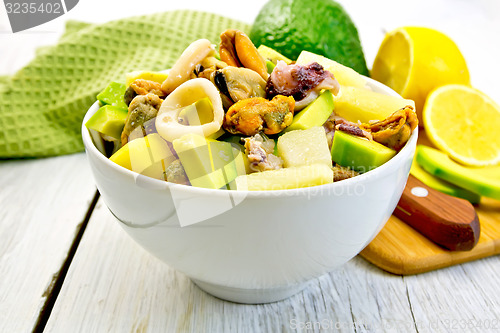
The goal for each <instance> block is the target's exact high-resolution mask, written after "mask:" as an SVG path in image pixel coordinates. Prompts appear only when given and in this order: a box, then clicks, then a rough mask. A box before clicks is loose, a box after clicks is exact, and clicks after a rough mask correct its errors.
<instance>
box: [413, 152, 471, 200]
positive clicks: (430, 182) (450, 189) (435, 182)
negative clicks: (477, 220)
mask: <svg viewBox="0 0 500 333" xmlns="http://www.w3.org/2000/svg"><path fill="white" fill-rule="evenodd" d="M410 172H411V174H412V175H414V176H415V177H417V178H418V180H420V181H421V182H422V183H424V184H425V185H427V186H429V187H430V188H433V189H435V190H437V191H440V192H443V193H445V194H448V195H452V196H454V197H458V198H462V199H465V200H468V201H469V202H470V203H471V204H478V203H479V201H480V200H481V197H480V196H479V195H477V194H476V193H474V192H471V191H469V190H466V189H464V188H461V187H458V186H456V185H453V184H452V183H449V182H447V181H445V180H442V179H440V178H438V177H435V176H433V175H431V174H430V173H428V172H427V171H425V170H424V169H423V168H422V166H420V164H418V163H417V161H415V160H414V161H413V163H412V165H411V171H410Z"/></svg>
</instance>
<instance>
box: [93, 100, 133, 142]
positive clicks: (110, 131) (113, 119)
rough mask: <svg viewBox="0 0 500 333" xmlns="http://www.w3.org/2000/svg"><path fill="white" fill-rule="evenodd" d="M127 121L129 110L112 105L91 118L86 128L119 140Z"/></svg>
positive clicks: (105, 106) (98, 111)
mask: <svg viewBox="0 0 500 333" xmlns="http://www.w3.org/2000/svg"><path fill="white" fill-rule="evenodd" d="M126 119H127V110H125V109H121V108H117V107H116V106H112V105H104V106H103V107H101V108H100V109H99V110H97V112H96V113H94V115H93V116H92V117H90V119H89V120H88V121H87V122H86V123H85V126H86V127H87V128H91V129H93V130H96V131H97V132H99V133H102V134H105V135H108V136H111V137H113V138H115V139H117V140H119V139H120V136H121V134H122V131H123V126H125V120H126Z"/></svg>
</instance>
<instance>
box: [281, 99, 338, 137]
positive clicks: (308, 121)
mask: <svg viewBox="0 0 500 333" xmlns="http://www.w3.org/2000/svg"><path fill="white" fill-rule="evenodd" d="M332 112H333V94H332V92H331V91H330V90H325V91H323V92H322V93H321V94H320V95H319V97H318V98H316V99H315V100H314V101H313V102H312V103H311V104H309V105H308V106H306V107H305V109H304V110H302V111H300V112H299V113H298V114H296V115H295V116H294V117H293V121H292V123H291V124H290V126H288V127H287V128H285V132H290V131H293V130H299V129H301V130H305V129H308V128H311V127H314V126H322V125H323V124H324V123H325V121H326V120H327V119H328V117H329V116H330V115H331V114H332Z"/></svg>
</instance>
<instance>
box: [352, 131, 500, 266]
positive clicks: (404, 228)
mask: <svg viewBox="0 0 500 333" xmlns="http://www.w3.org/2000/svg"><path fill="white" fill-rule="evenodd" d="M419 135H420V136H419V143H421V144H426V145H429V146H430V145H431V144H430V142H429V141H428V139H427V138H426V136H425V133H423V131H420V133H419ZM475 208H476V212H477V215H478V217H479V223H480V226H481V235H480V237H479V242H478V243H477V244H476V246H475V247H474V248H473V249H472V250H471V251H449V250H446V249H443V248H441V247H440V246H438V245H436V244H434V243H433V242H432V241H430V240H428V239H427V238H426V237H424V236H422V235H421V234H420V233H419V232H418V231H416V230H415V229H413V228H412V227H410V226H408V225H407V224H405V223H404V222H403V221H401V220H400V219H398V218H397V217H395V216H394V215H393V216H391V218H390V219H389V221H387V223H386V225H385V227H384V228H383V229H382V231H380V233H379V234H378V235H377V237H375V239H374V240H373V241H372V242H371V243H370V244H368V246H367V247H366V248H365V249H364V250H363V251H362V252H361V253H360V255H361V256H362V257H363V258H365V259H366V260H368V261H369V262H371V263H372V264H374V265H376V266H378V267H380V268H382V269H384V270H386V271H388V272H391V273H394V274H401V275H408V274H418V273H423V272H428V271H431V270H434V269H438V268H443V267H448V266H452V265H456V264H461V263H464V262H468V261H472V260H476V259H480V258H484V257H488V256H492V255H495V254H500V201H498V200H494V199H489V198H484V197H483V198H481V202H480V204H479V205H478V206H476V207H475Z"/></svg>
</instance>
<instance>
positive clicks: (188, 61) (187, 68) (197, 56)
mask: <svg viewBox="0 0 500 333" xmlns="http://www.w3.org/2000/svg"><path fill="white" fill-rule="evenodd" d="M213 54H215V51H214V48H213V46H212V44H211V43H210V41H209V40H208V39H198V40H196V41H194V42H192V43H191V44H189V46H188V47H187V48H186V49H185V50H184V52H182V54H181V56H180V57H179V60H177V62H176V63H175V65H174V66H173V67H172V69H171V70H170V72H169V73H168V77H167V78H166V79H165V81H163V83H162V85H161V89H162V90H163V91H165V93H167V94H170V93H171V92H172V91H174V89H175V88H177V87H178V86H180V85H181V84H182V83H184V82H186V81H187V80H189V75H190V73H191V72H192V71H193V70H194V68H195V67H196V65H197V64H199V63H200V62H201V61H202V60H203V59H205V58H206V57H208V56H211V55H213Z"/></svg>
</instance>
